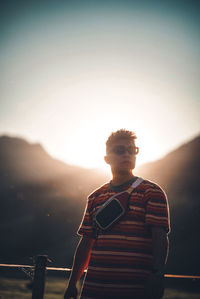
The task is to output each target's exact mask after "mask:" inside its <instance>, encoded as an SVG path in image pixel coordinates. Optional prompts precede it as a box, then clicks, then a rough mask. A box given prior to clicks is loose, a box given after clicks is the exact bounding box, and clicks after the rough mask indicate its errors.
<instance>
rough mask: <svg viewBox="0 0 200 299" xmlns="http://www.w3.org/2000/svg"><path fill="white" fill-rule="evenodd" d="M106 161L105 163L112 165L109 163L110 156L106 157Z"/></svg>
mask: <svg viewBox="0 0 200 299" xmlns="http://www.w3.org/2000/svg"><path fill="white" fill-rule="evenodd" d="M104 161H105V162H106V163H107V164H110V161H109V157H108V156H104Z"/></svg>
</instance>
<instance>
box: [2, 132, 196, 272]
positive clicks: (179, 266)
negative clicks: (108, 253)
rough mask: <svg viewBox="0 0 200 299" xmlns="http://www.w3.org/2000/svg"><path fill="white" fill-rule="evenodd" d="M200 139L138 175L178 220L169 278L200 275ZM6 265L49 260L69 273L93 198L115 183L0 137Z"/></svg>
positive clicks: (172, 236) (174, 224) (140, 169)
mask: <svg viewBox="0 0 200 299" xmlns="http://www.w3.org/2000/svg"><path fill="white" fill-rule="evenodd" d="M199 152H200V136H198V137H196V138H195V139H193V140H191V141H189V142H187V143H185V144H183V145H182V146H180V147H179V148H177V149H175V150H173V151H171V152H170V153H169V154H167V155H166V156H165V157H163V158H162V159H160V160H157V161H155V162H151V163H146V164H144V165H142V166H140V167H137V168H136V170H135V172H134V173H135V174H136V175H138V176H142V177H143V178H147V179H150V180H151V181H154V182H156V183H158V184H159V185H160V186H161V187H162V188H163V189H164V190H165V191H166V193H167V195H168V199H169V206H170V214H171V233H170V235H169V238H170V244H171V245H170V254H169V261H168V264H167V271H168V273H169V272H170V273H184V274H197V273H198V271H199V268H200V261H199V259H198V255H199V252H200V240H199V238H198V235H199V228H200V201H199V198H200V184H199V169H200V157H199ZM0 161H1V163H0V176H1V180H0V234H1V246H0V262H4V263H5V262H9V263H10V262H13V263H19V262H22V263H24V262H27V263H29V262H30V261H29V260H28V258H29V257H30V256H34V255H37V254H41V253H44V254H48V255H49V256H50V257H51V258H53V260H54V261H55V265H60V266H63V265H69V264H70V263H71V261H72V256H73V252H74V249H75V246H76V244H77V242H78V237H77V236H76V230H77V228H78V225H79V224H80V221H81V217H82V213H83V210H84V207H85V203H86V198H87V195H88V194H89V193H90V192H91V191H92V190H93V189H95V188H96V187H98V186H99V185H101V184H103V183H105V182H106V181H108V180H109V177H108V176H106V175H105V174H103V173H100V172H98V171H97V170H89V169H84V168H81V167H77V166H73V165H68V164H66V163H63V162H61V161H58V160H56V159H54V158H52V157H51V156H50V155H49V154H48V153H47V152H46V151H45V150H44V149H43V147H42V146H41V145H40V144H30V143H28V142H27V141H25V140H23V139H21V138H14V137H9V136H2V137H0Z"/></svg>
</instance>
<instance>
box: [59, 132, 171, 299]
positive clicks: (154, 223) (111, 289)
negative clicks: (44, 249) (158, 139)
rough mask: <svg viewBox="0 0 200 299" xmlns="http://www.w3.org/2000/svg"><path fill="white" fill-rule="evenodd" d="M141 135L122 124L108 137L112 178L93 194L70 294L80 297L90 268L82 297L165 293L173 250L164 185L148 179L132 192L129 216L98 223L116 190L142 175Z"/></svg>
mask: <svg viewBox="0 0 200 299" xmlns="http://www.w3.org/2000/svg"><path fill="white" fill-rule="evenodd" d="M135 139H136V135H135V134H134V133H133V132H130V131H127V130H124V129H121V130H119V131H117V132H114V133H112V134H111V135H110V136H109V138H108V140H107V142H106V156H105V157H104V159H105V162H106V163H107V164H109V165H110V167H111V172H112V180H111V181H110V183H107V184H105V185H103V186H101V187H100V188H99V189H97V190H96V191H94V192H93V193H92V194H91V195H90V196H89V197H88V202H87V206H86V210H85V213H84V217H83V220H82V223H81V225H80V227H79V230H78V233H79V234H80V235H81V236H82V238H81V240H80V242H79V244H78V246H77V249H76V253H75V256H74V262H73V267H72V272H71V275H70V279H69V283H68V287H67V289H66V292H65V296H64V298H65V299H69V298H75V299H76V298H77V289H76V284H77V282H78V280H79V279H80V278H81V276H82V274H83V272H84V270H85V269H87V274H86V277H85V281H84V283H83V288H82V293H81V299H130V298H131V299H158V298H162V295H163V278H164V265H165V263H166V260H167V255H168V237H167V234H168V232H169V211H168V203H167V198H166V195H165V193H164V192H163V190H162V189H161V188H160V187H159V186H158V185H156V184H155V183H153V182H150V181H148V180H143V181H142V182H141V183H140V184H139V185H138V186H137V187H136V188H135V189H134V190H133V192H132V193H131V195H130V197H129V204H128V205H129V206H128V209H127V211H126V213H125V215H124V216H123V217H122V218H120V219H119V221H118V222H117V223H115V224H114V225H113V226H111V227H110V228H109V229H107V230H105V231H103V230H101V229H99V228H98V227H97V225H95V223H94V216H95V215H96V212H97V211H98V209H99V208H100V207H101V206H102V204H103V203H105V202H106V201H107V200H108V199H109V198H110V197H111V196H112V195H114V194H117V193H119V192H121V191H125V190H127V189H128V188H129V187H130V186H131V185H132V183H133V182H134V181H136V179H137V177H135V176H134V175H133V173H132V171H133V169H134V168H135V162H136V155H137V154H138V151H139V149H138V147H136V145H135Z"/></svg>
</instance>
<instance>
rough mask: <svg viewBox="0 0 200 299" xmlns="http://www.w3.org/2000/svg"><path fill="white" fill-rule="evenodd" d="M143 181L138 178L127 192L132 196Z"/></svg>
mask: <svg viewBox="0 0 200 299" xmlns="http://www.w3.org/2000/svg"><path fill="white" fill-rule="evenodd" d="M142 181H143V178H140V177H138V178H137V180H136V181H135V182H133V184H132V185H131V186H130V187H129V188H128V189H127V190H126V192H128V193H130V194H131V193H132V192H133V190H134V189H135V188H136V187H137V186H139V185H140V184H141V183H142Z"/></svg>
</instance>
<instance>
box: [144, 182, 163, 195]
mask: <svg viewBox="0 0 200 299" xmlns="http://www.w3.org/2000/svg"><path fill="white" fill-rule="evenodd" d="M142 187H143V189H144V191H146V192H148V191H159V192H164V190H163V189H162V187H161V186H160V185H159V184H158V183H156V182H153V181H150V180H148V179H143V181H142Z"/></svg>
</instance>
